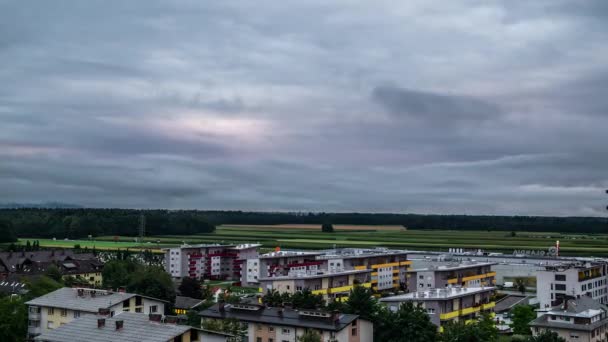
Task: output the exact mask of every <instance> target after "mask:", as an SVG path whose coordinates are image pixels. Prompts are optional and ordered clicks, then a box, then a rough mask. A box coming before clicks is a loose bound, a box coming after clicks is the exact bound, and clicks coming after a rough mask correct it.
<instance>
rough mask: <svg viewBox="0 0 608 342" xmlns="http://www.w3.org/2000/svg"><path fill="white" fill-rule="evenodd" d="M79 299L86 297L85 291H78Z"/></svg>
mask: <svg viewBox="0 0 608 342" xmlns="http://www.w3.org/2000/svg"><path fill="white" fill-rule="evenodd" d="M78 297H84V289H78Z"/></svg>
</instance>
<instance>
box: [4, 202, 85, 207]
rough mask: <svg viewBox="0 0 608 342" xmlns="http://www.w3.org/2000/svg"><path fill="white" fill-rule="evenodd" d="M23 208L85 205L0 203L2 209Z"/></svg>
mask: <svg viewBox="0 0 608 342" xmlns="http://www.w3.org/2000/svg"><path fill="white" fill-rule="evenodd" d="M21 208H39V209H78V208H83V206H80V205H77V204H70V203H61V202H42V203H0V209H21Z"/></svg>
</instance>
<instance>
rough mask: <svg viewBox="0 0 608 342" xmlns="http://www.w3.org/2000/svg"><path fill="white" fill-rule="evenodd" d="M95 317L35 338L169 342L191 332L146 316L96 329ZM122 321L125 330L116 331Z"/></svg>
mask: <svg viewBox="0 0 608 342" xmlns="http://www.w3.org/2000/svg"><path fill="white" fill-rule="evenodd" d="M98 318H99V317H97V316H94V315H89V316H83V317H81V318H79V319H76V320H73V321H72V322H70V323H67V324H64V325H62V326H59V327H58V328H56V329H53V330H49V331H48V332H46V333H44V334H42V335H39V336H37V337H36V338H34V340H36V341H51V342H65V341H71V342H108V341H122V342H137V341H150V342H166V341H169V340H172V339H173V338H175V337H177V336H180V335H181V334H183V333H185V332H187V331H189V330H190V329H192V328H191V327H190V326H187V325H177V324H168V323H160V322H153V321H150V319H149V316H148V315H146V314H140V313H133V312H122V313H119V314H118V315H116V316H114V317H111V318H106V319H105V320H106V322H105V326H104V327H102V328H98V327H97V319H98ZM120 320H122V321H123V327H122V329H120V330H116V321H120Z"/></svg>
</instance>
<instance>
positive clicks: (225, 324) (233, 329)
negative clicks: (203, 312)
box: [202, 318, 247, 342]
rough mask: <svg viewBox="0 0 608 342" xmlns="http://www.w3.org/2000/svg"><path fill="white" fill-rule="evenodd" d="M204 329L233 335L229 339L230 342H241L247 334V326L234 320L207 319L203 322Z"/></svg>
mask: <svg viewBox="0 0 608 342" xmlns="http://www.w3.org/2000/svg"><path fill="white" fill-rule="evenodd" d="M202 328H203V329H205V330H211V331H217V332H223V333H227V334H230V335H233V336H232V337H231V338H229V339H228V341H230V342H241V341H243V338H244V336H245V335H246V334H247V325H246V324H243V323H241V322H239V321H238V320H236V319H234V318H226V319H217V320H216V319H206V320H204V321H203V324H202Z"/></svg>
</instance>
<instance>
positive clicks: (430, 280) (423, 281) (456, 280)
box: [408, 261, 496, 291]
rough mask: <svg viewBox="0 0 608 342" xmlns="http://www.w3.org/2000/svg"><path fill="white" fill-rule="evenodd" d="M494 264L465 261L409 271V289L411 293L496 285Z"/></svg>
mask: <svg viewBox="0 0 608 342" xmlns="http://www.w3.org/2000/svg"><path fill="white" fill-rule="evenodd" d="M493 265H496V263H494V262H474V261H463V262H461V263H447V264H445V265H439V266H429V267H426V268H419V269H413V270H409V271H408V274H409V275H410V277H409V278H408V289H410V291H417V290H426V289H440V288H444V287H447V286H457V287H482V286H493V285H494V284H495V283H496V280H495V277H496V272H494V271H492V266H493Z"/></svg>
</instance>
